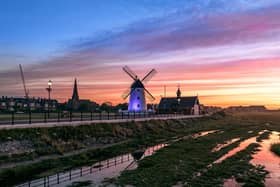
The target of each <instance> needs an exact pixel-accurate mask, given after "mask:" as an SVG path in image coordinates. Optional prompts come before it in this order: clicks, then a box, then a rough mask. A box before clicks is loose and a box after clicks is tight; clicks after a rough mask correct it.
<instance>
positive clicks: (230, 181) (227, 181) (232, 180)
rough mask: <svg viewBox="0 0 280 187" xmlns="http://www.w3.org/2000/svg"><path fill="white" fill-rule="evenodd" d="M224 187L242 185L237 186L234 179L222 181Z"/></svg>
mask: <svg viewBox="0 0 280 187" xmlns="http://www.w3.org/2000/svg"><path fill="white" fill-rule="evenodd" d="M223 186H224V187H241V186H242V185H241V184H239V183H238V182H237V181H236V180H235V178H230V179H227V180H225V181H224V185H223Z"/></svg>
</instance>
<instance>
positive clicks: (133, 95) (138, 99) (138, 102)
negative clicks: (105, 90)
mask: <svg viewBox="0 0 280 187" xmlns="http://www.w3.org/2000/svg"><path fill="white" fill-rule="evenodd" d="M123 71H124V72H126V73H127V74H128V75H129V76H130V77H131V78H132V79H133V83H132V84H131V86H130V88H128V89H127V90H126V91H125V92H124V93H123V95H122V98H123V99H124V100H125V99H126V98H127V97H128V96H130V97H129V103H128V112H144V111H146V110H147V105H146V97H147V98H148V99H149V100H151V101H154V100H155V98H154V96H153V95H152V94H151V93H150V92H149V91H148V90H147V89H146V88H145V86H144V84H145V83H147V82H148V81H149V80H151V78H152V77H153V76H154V75H155V74H156V73H157V71H156V70H155V69H152V70H151V71H150V72H149V73H147V74H146V76H145V77H144V78H143V79H142V80H140V79H139V78H138V76H137V75H136V74H135V73H134V72H133V71H132V70H131V69H130V68H129V67H128V66H124V67H123Z"/></svg>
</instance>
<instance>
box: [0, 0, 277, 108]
mask: <svg viewBox="0 0 280 187" xmlns="http://www.w3.org/2000/svg"><path fill="white" fill-rule="evenodd" d="M279 10H280V0H258V1H256V0H235V1H228V0H176V1H175V0H161V1H160V0H153V1H151V0H126V1H125V0H103V1H101V0H100V1H94V0H91V1H90V0H88V1H86V0H82V1H78V0H75V1H74V0H40V1H39V0H37V1H36V0H24V1H23V0H0V27H1V29H0V64H1V69H0V85H1V86H2V88H3V89H1V90H0V95H13V96H22V94H23V93H22V92H23V91H22V85H21V80H20V76H19V73H18V64H19V63H21V64H23V67H24V71H25V75H26V82H27V86H28V87H29V88H30V93H31V94H32V95H33V96H34V97H39V96H40V97H45V95H46V92H45V89H44V87H45V84H44V83H46V82H47V81H48V80H49V79H52V80H53V82H54V90H56V91H55V92H53V94H54V96H55V98H57V99H59V100H60V101H65V100H67V99H68V98H69V97H70V96H71V89H72V88H71V87H72V84H73V79H74V77H77V78H78V83H79V88H80V90H81V95H80V97H81V98H89V99H92V100H96V101H98V102H104V101H113V102H114V103H117V102H120V101H121V97H120V96H121V93H122V90H125V89H126V88H127V87H128V86H129V84H130V81H131V80H129V78H128V77H127V76H126V75H125V74H124V73H123V72H122V71H121V68H122V66H124V65H129V66H131V67H132V69H134V70H135V71H136V72H137V73H139V74H140V76H143V75H144V74H145V73H146V72H147V71H149V70H150V69H151V68H156V69H157V70H158V72H159V73H158V75H156V76H155V78H154V79H152V80H151V82H150V83H149V85H148V86H150V87H149V88H150V89H151V92H153V93H154V95H155V97H156V98H157V101H158V100H159V99H160V95H162V90H163V89H162V87H163V84H166V85H167V87H168V88H169V89H168V90H169V94H170V95H171V96H172V93H175V92H176V87H177V85H178V82H180V83H182V84H181V86H182V89H184V88H185V92H183V94H184V93H185V94H186V95H191V94H192V95H193V94H200V95H201V98H202V101H203V103H205V104H211V105H218V106H228V105H232V104H252V103H255V102H260V101H261V102H260V103H259V104H266V105H267V106H270V107H272V108H275V107H278V106H279V107H280V98H279V92H280V90H279V87H280V82H279V81H280V79H279V74H280V61H279V59H280V55H279V54H280V19H279V17H280V11H279ZM183 91H184V90H183ZM217 98H219V99H217ZM221 98H223V99H221ZM248 98H250V99H248Z"/></svg>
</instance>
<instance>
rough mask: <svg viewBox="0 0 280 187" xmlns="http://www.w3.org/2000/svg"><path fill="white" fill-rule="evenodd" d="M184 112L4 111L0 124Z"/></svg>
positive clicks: (71, 120) (85, 119) (0, 115)
mask: <svg viewBox="0 0 280 187" xmlns="http://www.w3.org/2000/svg"><path fill="white" fill-rule="evenodd" d="M179 115H180V116H182V115H184V114H176V113H172V114H158V113H150V112H140V113H139V112H130V113H128V112H114V113H113V112H99V113H96V112H51V113H48V112H43V113H35V112H34V113H32V112H29V113H15V112H11V113H4V114H0V125H7V124H10V125H14V124H32V123H50V122H58V123H59V122H74V121H93V120H100V121H101V120H102V121H103V120H117V119H119V120H120V119H139V118H158V117H176V116H179Z"/></svg>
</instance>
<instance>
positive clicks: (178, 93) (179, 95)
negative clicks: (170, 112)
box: [176, 84, 182, 99]
mask: <svg viewBox="0 0 280 187" xmlns="http://www.w3.org/2000/svg"><path fill="white" fill-rule="evenodd" d="M176 94H177V99H179V98H181V94H182V93H181V90H180V84H178V89H177V93H176Z"/></svg>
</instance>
